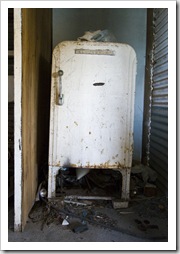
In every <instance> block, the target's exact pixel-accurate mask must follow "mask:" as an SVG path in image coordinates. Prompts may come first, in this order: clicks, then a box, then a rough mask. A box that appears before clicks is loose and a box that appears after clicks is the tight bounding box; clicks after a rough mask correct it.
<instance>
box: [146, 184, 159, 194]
mask: <svg viewBox="0 0 180 254" xmlns="http://www.w3.org/2000/svg"><path fill="white" fill-rule="evenodd" d="M144 195H145V196H146V197H153V196H156V195H157V188H156V185H154V184H150V183H146V185H145V186H144Z"/></svg>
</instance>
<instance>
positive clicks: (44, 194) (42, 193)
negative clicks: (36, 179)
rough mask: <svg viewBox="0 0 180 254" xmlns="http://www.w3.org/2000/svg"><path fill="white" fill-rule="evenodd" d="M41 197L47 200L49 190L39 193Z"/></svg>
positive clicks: (42, 190)
mask: <svg viewBox="0 0 180 254" xmlns="http://www.w3.org/2000/svg"><path fill="white" fill-rule="evenodd" d="M39 195H40V197H42V198H45V197H46V196H47V190H46V189H45V188H42V189H41V190H40V192H39Z"/></svg>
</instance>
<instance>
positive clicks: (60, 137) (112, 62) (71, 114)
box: [48, 41, 136, 199]
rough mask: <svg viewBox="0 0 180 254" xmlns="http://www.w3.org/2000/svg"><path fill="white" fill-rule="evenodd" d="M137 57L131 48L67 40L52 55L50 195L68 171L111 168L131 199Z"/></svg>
mask: <svg viewBox="0 0 180 254" xmlns="http://www.w3.org/2000/svg"><path fill="white" fill-rule="evenodd" d="M135 78H136V54H135V51H134V50H133V48H132V47H131V46H129V45H127V44H121V43H109V42H78V41H65V42H61V43H59V44H58V45H57V46H56V47H55V49H54V51H53V56H52V80H51V103H50V134H49V178H48V197H49V198H51V197H55V191H56V186H55V178H56V175H57V172H58V170H59V169H60V168H63V167H73V168H84V169H85V168H92V169H96V168H103V169H104V168H109V169H114V170H119V171H120V172H121V173H122V176H123V191H122V195H123V197H122V198H125V199H126V198H128V195H129V177H130V169H131V163H132V152H133V121H134V94H135Z"/></svg>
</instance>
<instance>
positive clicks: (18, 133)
mask: <svg viewBox="0 0 180 254" xmlns="http://www.w3.org/2000/svg"><path fill="white" fill-rule="evenodd" d="M14 160H15V161H14V181H15V182H14V183H15V184H14V186H15V187H14V188H15V189H14V230H15V231H21V229H22V221H21V217H22V11H21V9H20V8H15V9H14Z"/></svg>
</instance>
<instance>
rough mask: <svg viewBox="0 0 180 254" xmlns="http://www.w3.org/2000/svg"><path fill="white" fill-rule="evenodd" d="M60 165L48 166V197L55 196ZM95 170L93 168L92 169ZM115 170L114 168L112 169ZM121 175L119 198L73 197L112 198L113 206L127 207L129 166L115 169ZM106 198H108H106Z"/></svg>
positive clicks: (110, 198)
mask: <svg viewBox="0 0 180 254" xmlns="http://www.w3.org/2000/svg"><path fill="white" fill-rule="evenodd" d="M59 170H60V167H54V166H49V176H48V199H52V198H56V176H57V175H58V173H59ZM94 170H95V169H94ZM112 170H115V169H112ZM116 171H119V172H120V173H121V175H122V188H121V196H120V197H119V199H118V200H117V198H116V200H115V198H114V197H96V196H95V197H92V196H89V198H88V197H85V196H78V195H77V196H76V197H75V196H74V198H78V199H96V200H97V199H99V200H100V199H101V200H108V199H109V200H112V201H113V207H114V208H126V207H128V200H129V197H130V174H131V168H126V169H124V168H123V169H120V168H119V169H116ZM107 198H108V199H107Z"/></svg>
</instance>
